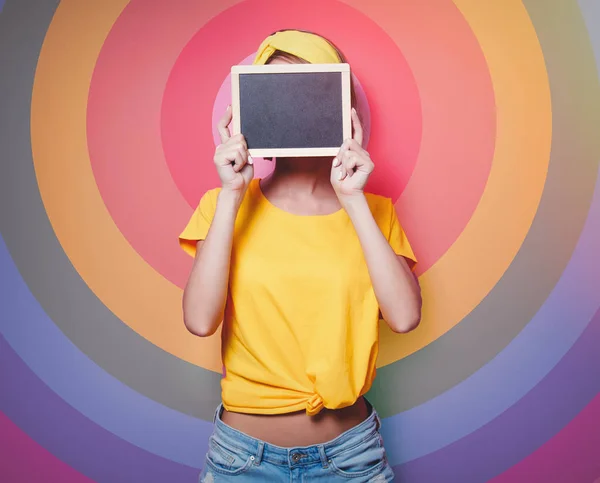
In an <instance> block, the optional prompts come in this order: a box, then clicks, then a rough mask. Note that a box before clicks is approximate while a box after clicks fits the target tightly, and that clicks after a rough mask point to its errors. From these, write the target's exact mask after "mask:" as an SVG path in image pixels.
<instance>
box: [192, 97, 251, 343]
mask: <svg viewBox="0 0 600 483" xmlns="http://www.w3.org/2000/svg"><path fill="white" fill-rule="evenodd" d="M231 120H232V114H231V106H228V107H227V110H226V112H225V114H224V115H223V116H222V117H221V119H220V120H219V123H218V124H217V128H218V130H219V136H220V137H221V144H220V145H219V146H217V149H216V151H215V156H214V163H215V166H216V168H217V172H218V174H219V178H220V180H221V185H222V188H221V191H220V192H219V196H218V199H217V206H216V208H215V213H214V216H213V219H212V221H211V223H210V228H209V229H208V233H207V235H206V239H205V240H204V241H198V242H197V244H196V256H195V258H194V265H193V266H192V271H191V273H190V277H189V279H188V282H187V284H186V286H185V289H184V291H183V321H184V323H185V326H186V327H187V329H188V330H189V331H190V332H192V333H193V334H196V335H199V336H200V337H206V336H209V335H212V334H214V333H215V331H216V330H217V328H218V327H219V324H220V323H221V321H222V320H223V313H224V311H225V305H226V303H227V287H228V285H229V266H230V259H231V246H232V243H233V232H234V228H235V219H236V217H237V213H238V210H239V208H240V205H241V203H242V200H243V199H244V195H245V193H246V190H247V189H248V185H249V184H250V182H251V181H252V178H253V177H254V167H253V162H252V158H251V157H250V155H249V154H248V145H247V143H246V140H245V139H244V136H243V135H241V134H236V135H235V136H231V135H230V132H229V128H228V126H229V124H230V123H231Z"/></svg>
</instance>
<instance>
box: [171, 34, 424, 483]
mask: <svg viewBox="0 0 600 483" xmlns="http://www.w3.org/2000/svg"><path fill="white" fill-rule="evenodd" d="M282 62H311V63H334V62H345V59H344V57H343V55H342V54H341V53H340V51H339V50H338V49H337V48H336V47H335V46H334V45H333V44H332V43H331V42H329V41H327V40H326V39H324V38H323V37H320V36H318V35H315V34H313V33H309V32H304V31H297V30H284V31H279V32H276V33H275V34H273V35H271V36H270V37H268V38H267V39H266V40H265V41H264V42H263V43H262V44H261V46H260V48H259V50H258V53H257V56H256V60H255V64H264V63H282ZM352 97H353V104H355V96H354V95H353V96H352ZM231 119H232V114H231V108H230V107H229V108H228V109H227V111H226V113H225V114H224V115H223V117H222V118H221V120H220V122H219V125H218V128H219V133H220V137H221V144H220V145H219V146H218V147H217V149H216V152H215V156H214V163H215V166H216V169H217V171H218V174H219V177H220V179H221V187H220V188H217V189H214V190H211V191H209V192H207V193H206V194H205V195H204V196H203V197H202V199H201V201H200V204H199V206H198V208H197V209H196V211H195V212H194V214H193V216H192V218H191V220H190V222H189V224H188V225H187V227H186V228H185V230H184V231H183V233H182V234H181V235H180V243H181V246H182V248H183V249H184V250H186V251H187V252H188V253H189V254H190V255H192V256H194V257H195V259H194V264H193V268H192V271H191V274H190V278H189V281H188V283H187V285H186V287H185V291H184V295H183V312H184V321H185V325H186V327H187V328H188V330H190V331H191V332H192V333H194V334H196V335H198V336H201V337H206V336H210V335H212V334H213V333H215V331H216V330H217V328H218V327H219V325H220V324H221V322H223V328H222V356H223V362H224V365H225V372H226V373H225V375H224V378H223V379H222V384H221V386H222V400H223V403H222V404H221V405H220V406H219V407H218V408H217V411H216V413H215V418H214V423H215V428H214V432H213V435H212V436H211V438H210V442H209V451H208V454H207V456H206V464H205V467H204V470H203V472H202V474H201V476H200V478H201V479H200V481H203V482H207V483H214V482H220V481H238V482H246V481H248V482H261V483H262V482H271V481H273V482H278V481H281V482H292V481H298V482H300V481H302V482H305V481H321V482H335V481H344V482H347V481H353V482H385V481H392V480H393V472H392V470H391V468H390V466H389V465H388V463H387V460H386V457H385V450H384V448H383V441H382V438H381V435H380V432H379V427H380V420H379V417H378V415H377V412H376V411H375V409H374V408H373V407H372V406H371V405H370V404H369V402H368V401H367V400H366V399H365V398H364V396H363V395H364V394H365V393H366V392H367V391H368V390H369V388H370V387H371V384H372V382H373V379H374V377H375V362H376V357H377V352H378V322H379V318H380V317H383V319H384V320H385V321H386V323H387V324H388V325H389V326H390V328H391V329H392V330H393V331H395V332H408V331H410V330H412V329H414V328H415V327H416V326H417V324H418V323H419V319H420V310H421V298H420V291H419V287H418V284H417V282H416V280H415V277H414V276H413V274H412V272H411V267H412V264H413V263H414V261H415V257H414V255H413V252H412V250H411V247H410V245H409V243H408V241H407V240H406V237H405V235H404V232H403V230H402V228H401V227H400V224H399V222H398V219H397V216H396V212H395V210H394V206H393V204H392V201H391V200H390V199H388V198H383V197H381V196H376V195H372V194H367V193H365V192H364V188H365V185H366V183H367V180H368V178H369V175H370V174H371V172H372V171H373V169H374V163H373V161H372V160H371V158H370V156H369V153H368V152H367V151H365V150H364V149H363V148H362V146H361V144H362V136H363V133H362V127H361V123H360V120H359V116H358V114H357V112H356V110H355V109H354V108H353V110H352V125H353V137H352V139H348V140H346V141H344V143H343V145H342V146H341V148H340V150H339V153H338V155H337V156H336V157H335V158H334V159H333V160H332V159H331V158H326V159H325V158H297V159H296V158H285V159H282V158H278V159H277V160H276V165H275V170H274V172H273V173H272V174H271V175H270V176H269V177H268V178H265V179H261V180H258V179H253V178H254V171H253V164H252V163H253V161H252V159H251V157H250V156H249V155H248V150H247V145H246V142H245V140H244V138H243V136H242V135H236V136H230V132H229V129H228V126H229V124H230V122H231Z"/></svg>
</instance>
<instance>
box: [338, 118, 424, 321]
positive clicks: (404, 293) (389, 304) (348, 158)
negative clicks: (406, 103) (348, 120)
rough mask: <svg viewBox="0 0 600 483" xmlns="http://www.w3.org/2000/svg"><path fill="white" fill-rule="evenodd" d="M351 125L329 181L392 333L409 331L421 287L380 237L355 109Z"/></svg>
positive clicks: (416, 314) (416, 317) (368, 165)
mask: <svg viewBox="0 0 600 483" xmlns="http://www.w3.org/2000/svg"><path fill="white" fill-rule="evenodd" d="M352 127H353V128H354V137H353V139H347V140H346V141H344V144H342V147H341V148H340V151H339V153H338V155H337V156H336V157H335V158H334V159H333V166H332V169H331V184H332V186H333V188H334V190H335V192H336V194H337V196H338V199H339V200H340V203H341V205H342V207H343V208H344V209H345V210H346V212H347V213H348V216H349V217H350V219H351V220H352V223H353V225H354V229H355V230H356V233H357V235H358V238H359V240H360V243H361V246H362V249H363V253H364V256H365V260H366V262H367V267H368V269H369V275H370V277H371V282H372V283H373V289H374V290H375V296H376V297H377V301H378V302H379V307H380V310H381V314H382V315H383V318H384V320H385V321H386V322H387V324H388V325H389V326H390V328H391V329H392V330H393V331H394V332H408V331H410V330H413V329H414V328H415V327H416V326H417V325H418V324H419V321H420V319H421V290H420V288H419V284H418V283H417V281H416V279H415V277H414V275H413V274H412V272H411V270H410V267H409V266H408V264H407V262H406V260H405V259H404V257H402V256H399V255H396V253H394V250H393V249H392V247H391V246H390V244H389V243H388V241H387V239H386V238H385V236H383V233H382V232H381V230H380V229H379V226H378V225H377V222H376V221H375V219H374V218H373V214H372V213H371V210H370V208H369V205H368V203H367V199H366V198H365V195H364V192H363V190H364V187H365V185H366V183H367V180H368V179H369V176H370V175H371V173H372V172H373V169H374V164H373V161H372V160H371V157H370V156H369V153H368V152H367V151H365V150H364V149H363V148H362V140H363V130H362V126H361V123H360V120H359V118H358V115H357V113H356V111H355V110H354V109H352ZM394 216H395V213H394Z"/></svg>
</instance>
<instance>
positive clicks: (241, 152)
mask: <svg viewBox="0 0 600 483" xmlns="http://www.w3.org/2000/svg"><path fill="white" fill-rule="evenodd" d="M247 161H248V155H247V152H246V150H245V149H244V148H243V147H239V148H238V150H237V151H236V153H235V161H234V165H233V170H234V171H235V172H236V173H237V172H240V171H241V170H242V168H243V167H244V166H245V165H246V162H247Z"/></svg>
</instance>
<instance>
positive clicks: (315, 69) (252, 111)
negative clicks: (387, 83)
mask: <svg viewBox="0 0 600 483" xmlns="http://www.w3.org/2000/svg"><path fill="white" fill-rule="evenodd" d="M231 92H232V103H231V106H232V110H233V134H238V133H240V132H241V133H242V134H243V135H244V137H245V138H246V142H247V143H248V151H249V152H250V155H251V156H256V157H272V156H281V157H284V156H335V155H336V154H337V153H338V151H339V148H340V146H341V145H342V143H343V142H344V139H346V138H349V137H351V135H352V126H351V115H350V109H351V104H350V66H349V64H267V65H235V66H233V67H232V68H231Z"/></svg>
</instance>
